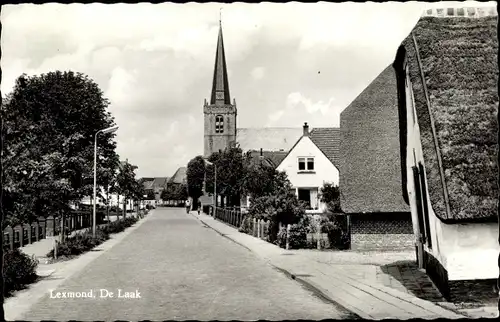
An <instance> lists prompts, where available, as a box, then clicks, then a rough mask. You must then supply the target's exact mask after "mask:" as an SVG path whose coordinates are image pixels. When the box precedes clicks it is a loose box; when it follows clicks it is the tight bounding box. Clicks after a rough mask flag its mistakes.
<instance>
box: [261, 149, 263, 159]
mask: <svg viewBox="0 0 500 322" xmlns="http://www.w3.org/2000/svg"><path fill="white" fill-rule="evenodd" d="M260 157H261V158H262V157H263V154H262V148H260Z"/></svg>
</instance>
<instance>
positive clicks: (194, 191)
mask: <svg viewBox="0 0 500 322" xmlns="http://www.w3.org/2000/svg"><path fill="white" fill-rule="evenodd" d="M186 177H187V190H188V193H189V196H190V197H191V198H193V200H197V199H198V198H199V197H200V196H201V195H203V182H204V181H205V160H204V159H203V157H202V156H197V157H195V158H194V159H192V160H191V161H189V163H188V165H187V170H186Z"/></svg>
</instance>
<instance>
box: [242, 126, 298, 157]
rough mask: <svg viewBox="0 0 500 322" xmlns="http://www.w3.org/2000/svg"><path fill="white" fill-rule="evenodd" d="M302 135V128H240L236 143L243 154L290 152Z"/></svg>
mask: <svg viewBox="0 0 500 322" xmlns="http://www.w3.org/2000/svg"><path fill="white" fill-rule="evenodd" d="M301 135H302V128H301V127H297V128H294V127H291V128H290V127H266V128H239V129H237V132H236V141H237V142H238V144H239V146H240V148H241V150H242V151H243V152H246V151H250V150H255V151H260V149H263V150H265V151H288V150H290V148H291V147H292V146H293V144H294V143H295V142H297V139H298V138H299V137H301Z"/></svg>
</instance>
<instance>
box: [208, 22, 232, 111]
mask: <svg viewBox="0 0 500 322" xmlns="http://www.w3.org/2000/svg"><path fill="white" fill-rule="evenodd" d="M210 104H215V105H226V104H227V105H230V104H231V98H230V96H229V82H228V78H227V66H226V55H225V53H224V41H223V40H222V22H221V18H220V16H219V38H218V39H217V51H216V53H215V67H214V79H213V84H212V95H211V98H210Z"/></svg>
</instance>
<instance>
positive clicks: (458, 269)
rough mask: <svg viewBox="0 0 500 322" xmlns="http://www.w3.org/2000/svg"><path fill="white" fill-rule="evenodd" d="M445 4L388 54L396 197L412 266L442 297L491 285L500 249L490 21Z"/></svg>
mask: <svg viewBox="0 0 500 322" xmlns="http://www.w3.org/2000/svg"><path fill="white" fill-rule="evenodd" d="M455 12H456V13H457V16H460V14H458V13H460V12H461V13H462V15H461V16H462V17H461V18H459V19H455V18H448V19H441V18H436V17H422V18H421V19H420V21H419V22H418V23H417V25H416V27H415V28H414V29H413V31H412V33H411V34H410V36H408V38H406V40H405V41H404V42H403V44H402V45H401V46H400V48H399V50H398V53H397V55H396V60H395V62H394V68H395V70H396V74H397V78H398V84H397V87H398V93H399V109H400V113H399V115H400V120H399V124H400V131H401V133H402V134H403V135H402V136H401V140H402V142H401V145H402V146H403V147H404V149H402V150H401V158H402V159H403V162H402V163H403V164H404V165H405V166H404V167H402V173H403V181H404V182H403V187H404V188H403V196H404V198H405V200H406V201H407V203H408V204H409V206H410V209H411V214H412V221H413V229H414V235H415V237H416V240H415V243H416V245H417V258H418V262H419V266H420V267H423V268H425V270H426V272H427V274H428V275H429V276H430V277H431V279H432V280H433V281H434V283H435V284H436V286H437V287H438V288H439V289H440V290H441V292H442V294H443V295H444V296H445V297H447V298H453V296H454V295H453V294H454V290H455V288H459V287H462V288H463V285H464V283H465V282H467V283H468V284H467V285H468V286H467V287H468V288H469V289H470V291H471V292H474V291H480V292H493V287H492V286H493V285H494V284H495V283H496V279H497V278H498V276H499V268H498V258H499V257H498V256H499V255H498V254H499V252H500V247H499V240H498V238H499V231H498V217H497V216H498V215H497V211H498V159H497V139H498V136H497V135H498V123H497V115H496V113H497V110H498V95H497V92H498V66H497V55H498V38H497V19H496V17H492V16H489V17H480V18H476V17H469V18H465V17H464V14H463V12H464V10H461V11H459V10H456V11H455ZM465 13H467V11H465ZM450 39H452V40H450ZM457 44H467V46H457ZM471 57H472V58H471ZM480 58H481V59H480ZM465 62H469V63H468V64H472V65H468V64H464V63H465ZM471 280H474V283H471ZM492 296H496V295H494V294H492Z"/></svg>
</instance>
